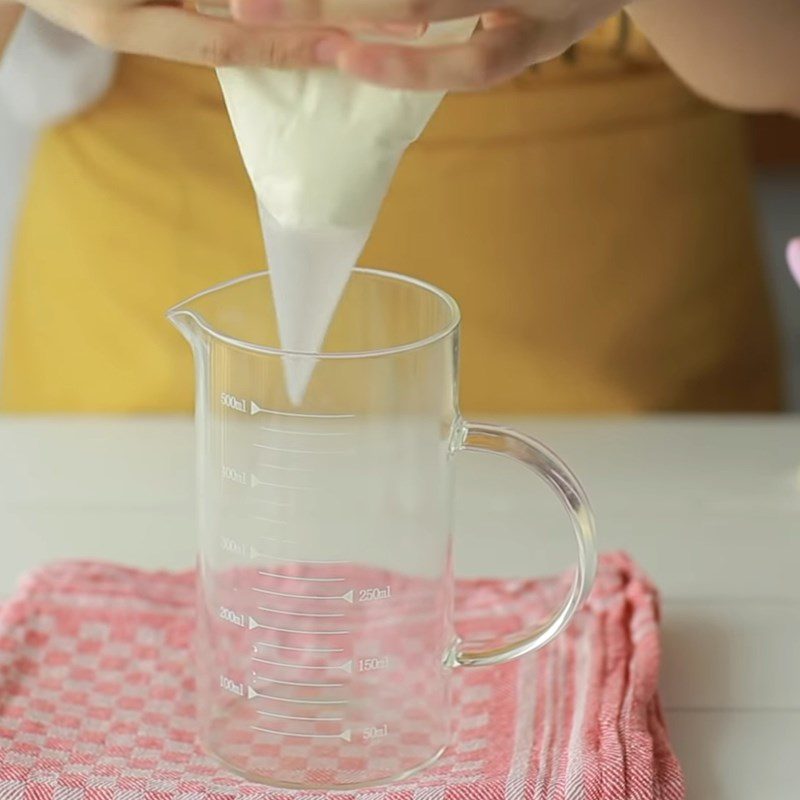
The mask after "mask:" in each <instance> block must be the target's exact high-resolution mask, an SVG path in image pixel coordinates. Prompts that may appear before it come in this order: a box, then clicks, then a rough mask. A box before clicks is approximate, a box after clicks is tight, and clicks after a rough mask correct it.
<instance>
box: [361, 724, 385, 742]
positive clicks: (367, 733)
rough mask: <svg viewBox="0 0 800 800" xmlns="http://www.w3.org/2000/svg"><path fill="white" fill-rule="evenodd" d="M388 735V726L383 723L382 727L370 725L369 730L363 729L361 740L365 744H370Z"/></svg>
mask: <svg viewBox="0 0 800 800" xmlns="http://www.w3.org/2000/svg"><path fill="white" fill-rule="evenodd" d="M388 733H389V726H388V725H387V724H386V723H385V722H384V723H383V725H372V726H370V727H369V728H364V730H363V731H361V738H362V739H363V740H364V741H365V742H371V741H372V740H373V739H382V738H383V737H384V736H386V734H388Z"/></svg>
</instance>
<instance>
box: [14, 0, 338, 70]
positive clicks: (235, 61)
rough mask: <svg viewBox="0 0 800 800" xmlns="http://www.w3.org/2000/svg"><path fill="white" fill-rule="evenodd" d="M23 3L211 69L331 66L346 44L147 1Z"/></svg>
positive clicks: (108, 40) (96, 36)
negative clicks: (237, 66) (254, 66)
mask: <svg viewBox="0 0 800 800" xmlns="http://www.w3.org/2000/svg"><path fill="white" fill-rule="evenodd" d="M2 2H3V0H0V3H2ZM24 2H25V5H27V6H28V7H30V8H31V9H33V10H34V11H36V12H38V13H39V14H41V15H42V16H43V17H46V18H47V19H49V20H50V21H51V22H54V23H56V24H57V25H60V26H61V27H63V28H67V29H68V30H71V31H74V32H75V33H77V34H80V35H81V36H83V37H84V38H86V39H88V40H89V41H91V42H94V43H95V44H98V45H101V46H102V47H106V48H108V49H110V50H117V51H120V52H125V53H138V54H140V55H148V56H156V57H159V58H165V59H170V60H173V61H183V62H187V63H192V64H204V65H207V66H214V67H219V66H229V65H260V66H267V67H313V66H317V65H320V66H321V65H323V64H330V62H331V58H332V56H331V54H332V53H335V52H336V51H337V48H338V46H339V45H340V43H341V41H343V40H345V35H344V34H343V33H339V32H337V31H334V30H331V29H324V28H311V27H309V26H305V27H303V28H288V27H286V26H282V27H263V26H260V27H253V26H244V25H240V24H239V23H236V22H234V21H232V20H230V19H222V18H220V17H217V16H211V15H204V14H200V13H198V12H197V11H195V10H194V9H193V8H191V9H190V8H184V7H180V6H178V5H168V4H159V5H156V4H154V3H152V2H150V0H24Z"/></svg>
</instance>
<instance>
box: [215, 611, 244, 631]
mask: <svg viewBox="0 0 800 800" xmlns="http://www.w3.org/2000/svg"><path fill="white" fill-rule="evenodd" d="M219 618H220V619H224V620H225V622H230V623H232V624H233V625H238V626H239V627H240V628H246V627H247V621H246V617H245V615H244V614H237V613H236V612H235V611H234V610H233V609H232V608H225V606H220V607H219Z"/></svg>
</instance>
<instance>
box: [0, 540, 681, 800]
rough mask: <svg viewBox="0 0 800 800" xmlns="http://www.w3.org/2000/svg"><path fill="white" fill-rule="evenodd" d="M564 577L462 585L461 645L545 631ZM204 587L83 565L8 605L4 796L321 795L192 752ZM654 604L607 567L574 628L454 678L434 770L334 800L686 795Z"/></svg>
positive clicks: (642, 584) (617, 799) (2, 660)
mask: <svg viewBox="0 0 800 800" xmlns="http://www.w3.org/2000/svg"><path fill="white" fill-rule="evenodd" d="M565 581H566V579H565V578H563V577H562V578H553V579H548V580H537V581H499V580H479V581H462V582H460V583H459V585H458V611H459V613H458V616H459V627H460V630H462V631H463V632H464V633H465V634H466V635H467V636H469V635H470V634H480V633H481V632H484V633H485V632H486V631H487V629H494V628H497V629H501V630H513V629H514V628H515V627H517V626H519V625H520V624H521V621H523V620H528V621H529V620H531V619H535V618H540V617H541V616H542V615H543V613H544V612H545V610H546V609H548V608H552V606H553V605H554V604H555V603H556V601H557V600H558V598H559V597H560V596H561V595H562V593H563V591H564V588H565V585H566V583H565ZM193 626H194V575H193V574H191V573H181V574H170V573H165V572H156V573H153V572H141V571H138V570H135V569H129V568H126V567H119V566H113V565H109V564H96V563H86V562H68V563H61V564H56V565H54V566H50V567H46V568H44V569H42V570H39V571H37V572H35V573H33V574H32V575H30V576H29V577H28V578H27V579H25V580H24V581H23V583H22V585H21V587H20V590H19V592H18V594H17V595H16V596H15V597H14V598H13V599H12V600H11V601H10V602H8V603H7V604H6V605H5V606H4V607H3V608H2V609H0V704H1V706H0V800H245V798H247V800H279V799H280V798H290V797H291V798H297V800H301V798H302V800H311V799H312V798H321V797H324V796H325V795H324V793H319V792H289V791H284V790H280V791H278V790H273V789H268V788H266V787H264V786H261V785H258V784H253V783H248V782H246V781H244V780H242V779H240V778H237V777H235V776H233V775H231V774H230V773H228V772H226V771H225V769H224V768H222V767H220V766H219V765H218V764H217V763H216V762H215V761H214V760H213V759H211V758H210V757H208V756H206V755H205V754H204V753H203V751H202V750H201V749H200V748H199V747H198V745H197V743H196V739H195V720H194V697H193V687H194V682H193V677H192V670H193V658H192V654H191V642H192V629H193ZM658 663H659V639H658V598H657V594H656V591H655V589H654V588H653V586H652V584H651V583H650V582H649V581H648V579H647V578H646V577H645V576H644V575H643V574H642V572H641V571H640V570H639V569H638V568H637V567H636V565H635V564H633V563H632V561H631V560H630V559H629V558H628V557H627V556H625V555H623V554H611V555H606V556H604V557H603V558H602V560H601V565H600V569H599V572H598V577H597V583H596V586H595V589H594V591H593V593H592V595H591V597H590V599H589V600H588V602H587V603H586V605H585V606H584V608H583V609H582V610H581V611H580V612H579V613H578V615H577V616H576V618H575V621H574V622H573V623H572V625H571V626H570V628H569V630H568V631H567V632H566V633H565V634H563V635H562V636H560V637H559V638H558V639H557V640H556V641H555V643H553V644H552V645H550V646H549V647H546V648H545V649H543V650H541V651H540V652H538V653H536V654H534V655H531V656H528V657H526V658H522V659H520V660H518V661H515V662H512V663H511V664H506V665H503V666H499V667H485V668H473V669H470V668H461V669H458V670H456V675H455V684H456V686H455V698H456V705H457V710H456V717H457V723H456V736H455V741H454V743H453V746H452V747H451V748H450V750H449V751H448V752H447V753H446V754H445V756H443V757H442V759H441V760H440V761H439V762H438V763H437V764H435V765H434V766H433V767H431V768H430V769H429V770H427V771H425V772H423V773H421V774H419V775H417V776H416V777H415V778H413V779H411V780H410V781H408V782H406V783H403V784H399V785H396V786H389V787H386V788H382V789H371V790H361V791H357V792H347V793H342V792H339V793H336V795H335V797H336V798H339V800H343V798H359V800H473V799H474V800H495V799H496V798H497V799H499V798H515V799H517V798H518V799H519V800H523V798H524V800H528V799H529V798H531V799H537V800H538V798H542V799H544V798H547V800H558V799H559V798H568V799H569V800H579V798H580V799H581V800H583V799H584V798H585V800H594V799H595V798H597V799H598V800H639V799H641V800H649V798H663V799H664V800H680V799H681V798H683V797H684V795H685V793H684V786H683V778H682V775H681V770H680V767H679V765H678V763H677V761H676V759H675V756H674V754H673V753H672V750H671V748H670V745H669V742H668V740H667V732H666V729H665V726H664V720H663V717H662V714H661V710H660V707H659V701H658V697H657V695H656V680H657V676H658Z"/></svg>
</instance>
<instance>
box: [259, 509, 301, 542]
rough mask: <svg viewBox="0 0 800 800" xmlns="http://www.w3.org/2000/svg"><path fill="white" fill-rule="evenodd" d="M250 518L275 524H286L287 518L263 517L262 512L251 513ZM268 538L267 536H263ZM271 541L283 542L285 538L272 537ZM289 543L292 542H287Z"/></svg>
mask: <svg viewBox="0 0 800 800" xmlns="http://www.w3.org/2000/svg"><path fill="white" fill-rule="evenodd" d="M250 519H260V520H261V521H262V522H271V523H272V524H273V525H286V520H285V519H273V518H272V517H262V516H261V515H260V514H250ZM262 538H267V537H262ZM270 541H271V542H283V541H286V540H285V539H270ZM287 544H292V543H291V542H287Z"/></svg>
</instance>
